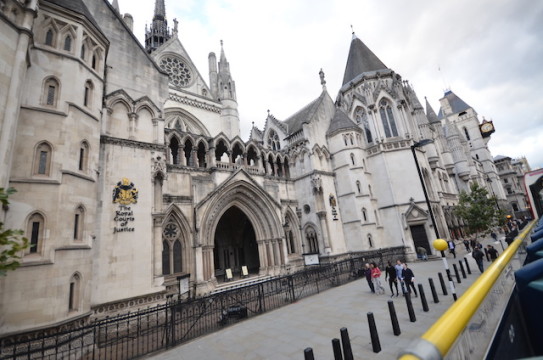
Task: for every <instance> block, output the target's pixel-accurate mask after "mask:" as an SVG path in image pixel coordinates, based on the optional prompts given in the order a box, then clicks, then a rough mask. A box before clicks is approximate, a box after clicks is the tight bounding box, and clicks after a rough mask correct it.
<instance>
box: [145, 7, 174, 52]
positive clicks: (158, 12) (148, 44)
mask: <svg viewBox="0 0 543 360" xmlns="http://www.w3.org/2000/svg"><path fill="white" fill-rule="evenodd" d="M171 37H172V36H171V33H170V29H169V28H168V21H167V20H166V6H165V5H164V0H156V1H155V15H154V16H153V22H152V23H151V26H150V27H149V30H147V29H145V50H147V52H148V53H152V52H153V51H155V50H156V49H157V48H158V47H159V46H160V45H162V44H164V43H165V42H166V41H168V40H169V39H170V38H171Z"/></svg>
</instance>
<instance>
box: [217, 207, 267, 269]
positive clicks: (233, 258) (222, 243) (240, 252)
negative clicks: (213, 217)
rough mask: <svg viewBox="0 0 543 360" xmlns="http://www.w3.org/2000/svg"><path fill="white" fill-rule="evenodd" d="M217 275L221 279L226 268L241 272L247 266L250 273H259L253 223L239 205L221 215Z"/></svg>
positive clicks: (218, 235) (218, 230) (218, 227)
mask: <svg viewBox="0 0 543 360" xmlns="http://www.w3.org/2000/svg"><path fill="white" fill-rule="evenodd" d="M213 258H214V261H215V264H214V265H215V276H216V277H217V279H219V280H220V279H221V276H220V275H223V274H224V272H225V270H226V269H231V270H232V272H233V274H234V275H239V274H241V267H242V266H246V267H247V270H248V271H249V273H253V274H258V271H259V268H260V261H259V257H258V244H257V242H256V235H255V231H254V228H253V224H252V223H251V221H250V220H249V218H248V217H247V215H245V213H244V212H243V211H241V210H240V209H239V208H238V207H236V206H232V207H231V208H229V209H228V210H226V211H225V212H224V214H223V215H222V216H221V218H220V220H219V222H218V224H217V228H216V230H215V247H214V249H213Z"/></svg>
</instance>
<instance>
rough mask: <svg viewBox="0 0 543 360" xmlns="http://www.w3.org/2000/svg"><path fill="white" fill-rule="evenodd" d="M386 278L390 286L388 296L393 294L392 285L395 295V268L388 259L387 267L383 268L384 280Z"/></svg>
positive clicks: (396, 282) (396, 281) (396, 278)
mask: <svg viewBox="0 0 543 360" xmlns="http://www.w3.org/2000/svg"><path fill="white" fill-rule="evenodd" d="M387 279H388V285H389V286H390V293H391V294H392V295H390V297H393V296H394V289H393V288H392V285H394V286H395V287H396V296H398V295H399V293H398V277H397V276H396V268H395V267H394V266H392V263H391V262H390V261H389V262H388V265H387V267H386V268H385V281H386V280H387Z"/></svg>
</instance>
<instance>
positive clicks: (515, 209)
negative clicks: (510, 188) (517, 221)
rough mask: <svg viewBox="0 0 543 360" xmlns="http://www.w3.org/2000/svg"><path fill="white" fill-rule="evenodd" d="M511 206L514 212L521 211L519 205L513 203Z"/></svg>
mask: <svg viewBox="0 0 543 360" xmlns="http://www.w3.org/2000/svg"><path fill="white" fill-rule="evenodd" d="M511 206H512V207H513V211H519V208H518V204H517V203H512V204H511Z"/></svg>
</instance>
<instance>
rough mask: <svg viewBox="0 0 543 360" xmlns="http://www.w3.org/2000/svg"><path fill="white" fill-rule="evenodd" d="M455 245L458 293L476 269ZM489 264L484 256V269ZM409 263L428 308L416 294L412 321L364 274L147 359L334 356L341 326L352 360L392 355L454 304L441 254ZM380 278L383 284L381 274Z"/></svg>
mask: <svg viewBox="0 0 543 360" xmlns="http://www.w3.org/2000/svg"><path fill="white" fill-rule="evenodd" d="M482 244H483V245H484V246H486V245H487V244H494V243H493V242H492V241H491V240H484V241H482ZM504 246H505V244H504ZM494 247H495V248H496V249H497V250H498V252H499V253H500V254H501V253H502V249H501V246H500V245H499V244H495V245H494ZM456 250H457V258H456V259H453V258H452V256H451V255H450V254H449V253H448V252H447V260H448V263H449V266H450V267H451V273H452V275H453V280H454V283H455V287H456V293H457V295H458V297H460V296H461V295H462V294H463V293H464V292H465V290H466V289H467V288H468V287H469V286H470V285H471V284H472V283H473V282H474V281H475V280H476V279H477V277H478V276H479V274H480V273H479V270H478V269H477V266H476V264H475V261H474V260H473V258H472V257H471V255H470V254H466V250H465V249H464V245H463V244H461V243H459V244H458V245H457V248H456ZM464 256H467V257H466V258H467V259H468V261H469V264H470V268H471V273H472V274H471V275H467V278H466V279H463V278H462V275H461V274H460V277H461V283H460V284H458V283H457V282H456V279H455V277H454V272H453V269H452V264H453V263H454V264H457V266H458V262H459V261H463V258H464ZM488 265H489V263H488V262H486V260H485V268H486V267H487V266H488ZM409 267H410V268H411V269H412V270H413V272H414V273H415V284H419V283H420V284H423V286H424V292H425V294H426V299H427V301H428V306H429V308H430V310H429V311H428V312H424V311H423V310H422V303H421V298H420V295H419V297H418V298H416V297H413V298H412V302H413V307H414V309H415V315H416V317H417V320H416V322H410V320H409V315H408V313H407V307H406V303H405V299H404V298H403V297H402V296H401V295H400V297H399V298H398V297H393V298H391V297H390V289H389V288H388V283H387V284H385V285H386V294H385V295H374V294H371V293H370V291H369V288H368V284H367V282H366V280H365V278H363V279H360V280H356V281H354V282H351V283H348V284H346V285H343V286H339V287H336V288H332V289H329V290H327V291H325V292H322V293H320V294H317V295H314V296H311V297H308V298H305V299H302V300H300V301H298V302H296V303H294V304H291V305H287V306H284V307H282V308H280V309H276V310H274V311H271V312H268V313H264V314H262V315H259V316H256V317H253V318H250V319H248V320H245V321H242V322H239V323H238V324H235V325H233V326H230V327H228V328H225V329H223V330H221V331H219V332H215V333H212V334H210V335H206V336H203V337H200V338H198V339H195V340H192V341H190V342H188V343H186V344H183V345H180V346H178V347H176V348H173V349H170V350H168V351H165V352H162V353H158V354H154V355H151V356H149V357H148V358H152V359H157V360H173V359H176V360H177V359H183V360H189V359H191V360H192V359H206V360H210V359H226V360H239V359H252V360H253V359H254V360H257V359H273V360H283V359H284V360H287V359H289V360H290V359H303V358H304V354H303V351H304V349H305V348H307V347H311V348H313V353H314V355H315V359H317V360H319V359H333V358H334V356H333V351H332V345H331V340H332V339H333V338H340V329H341V328H342V327H346V328H347V329H348V332H349V336H350V339H351V346H352V350H353V354H354V358H355V359H357V360H359V359H368V358H371V359H396V358H397V355H398V353H399V352H400V350H401V349H404V348H406V347H407V346H408V345H409V344H410V343H411V342H412V341H413V340H414V339H416V338H418V337H420V336H421V335H422V334H423V333H424V332H425V331H426V330H427V329H428V328H429V327H430V326H431V325H432V324H433V323H434V322H435V321H436V320H437V319H438V318H439V316H441V314H443V312H445V311H446V310H447V309H448V307H449V306H451V304H452V303H453V298H452V296H451V293H450V290H449V288H448V281H447V278H446V276H445V271H444V267H443V262H442V260H441V259H439V258H437V259H430V260H429V261H417V262H414V263H410V264H409ZM382 270H383V269H382ZM459 271H460V268H459ZM438 272H441V273H442V274H443V276H444V278H445V283H446V285H447V291H448V292H449V294H448V295H447V296H444V295H443V293H442V290H441V285H440V282H439V278H438V275H437V273H438ZM428 278H432V279H433V281H434V284H435V287H436V290H437V293H438V296H439V303H437V304H435V303H434V302H433V298H432V293H431V291H430V286H429V283H428ZM382 280H383V283H385V281H384V273H383V278H382ZM389 300H393V301H394V306H395V309H396V313H397V315H398V321H399V325H400V329H401V332H402V333H401V335H399V336H394V334H393V330H392V325H391V321H390V315H389V311H388V303H387V302H388V301H389ZM368 312H372V313H373V314H374V317H375V322H376V326H377V331H378V333H379V338H380V343H381V348H382V350H381V352H379V353H377V354H376V353H374V352H373V350H372V345H371V341H370V333H369V327H368V320H367V313H368Z"/></svg>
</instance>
